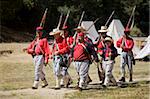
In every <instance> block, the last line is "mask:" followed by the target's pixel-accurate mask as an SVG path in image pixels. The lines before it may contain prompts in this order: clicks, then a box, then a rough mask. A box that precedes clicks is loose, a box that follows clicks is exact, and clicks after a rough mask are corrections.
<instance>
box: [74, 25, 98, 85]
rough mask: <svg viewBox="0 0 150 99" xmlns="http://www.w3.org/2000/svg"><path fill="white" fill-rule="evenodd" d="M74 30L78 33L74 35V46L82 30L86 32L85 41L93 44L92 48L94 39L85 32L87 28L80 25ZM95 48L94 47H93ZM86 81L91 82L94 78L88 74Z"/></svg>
mask: <svg viewBox="0 0 150 99" xmlns="http://www.w3.org/2000/svg"><path fill="white" fill-rule="evenodd" d="M74 30H76V33H75V35H74V42H73V44H72V46H75V45H76V43H77V42H78V39H77V36H78V33H81V32H82V33H84V41H85V42H88V44H90V45H91V48H92V45H93V43H92V40H91V39H90V38H88V37H87V36H86V33H85V32H86V29H85V28H84V27H83V26H78V27H77V28H75V29H74ZM93 50H94V48H93ZM94 51H95V50H94ZM90 60H92V59H90ZM86 82H87V84H88V83H90V82H92V79H91V77H90V76H89V74H88V75H87V78H86Z"/></svg>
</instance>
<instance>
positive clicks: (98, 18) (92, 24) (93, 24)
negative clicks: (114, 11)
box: [86, 18, 100, 31]
mask: <svg viewBox="0 0 150 99" xmlns="http://www.w3.org/2000/svg"><path fill="white" fill-rule="evenodd" d="M99 19H100V18H97V19H96V20H95V21H94V22H93V24H91V25H90V26H89V27H88V29H87V30H86V31H88V30H90V29H91V27H92V26H93V25H94V24H95V23H96V22H97V21H98V20H99Z"/></svg>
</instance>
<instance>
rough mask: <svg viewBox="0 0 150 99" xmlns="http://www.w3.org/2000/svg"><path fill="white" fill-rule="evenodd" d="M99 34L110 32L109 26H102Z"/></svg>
mask: <svg viewBox="0 0 150 99" xmlns="http://www.w3.org/2000/svg"><path fill="white" fill-rule="evenodd" d="M98 32H100V33H103V32H105V33H106V32H108V29H107V26H101V29H100V30H98Z"/></svg>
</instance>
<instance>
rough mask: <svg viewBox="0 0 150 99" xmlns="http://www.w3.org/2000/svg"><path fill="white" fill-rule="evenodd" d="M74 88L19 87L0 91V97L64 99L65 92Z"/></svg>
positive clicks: (5, 98)
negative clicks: (35, 88)
mask: <svg viewBox="0 0 150 99" xmlns="http://www.w3.org/2000/svg"><path fill="white" fill-rule="evenodd" d="M75 91H76V90H73V89H65V88H62V89H61V90H54V89H51V88H38V89H37V90H33V89H31V88H28V89H19V90H10V91H0V96H1V99H41V98H42V99H64V95H65V94H66V93H72V92H75Z"/></svg>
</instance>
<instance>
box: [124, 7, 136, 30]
mask: <svg viewBox="0 0 150 99" xmlns="http://www.w3.org/2000/svg"><path fill="white" fill-rule="evenodd" d="M135 8H136V6H134V7H133V10H132V13H131V16H130V18H129V20H128V23H127V26H126V28H128V27H129V25H130V21H131V19H132V17H133V15H134V11H135Z"/></svg>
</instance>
